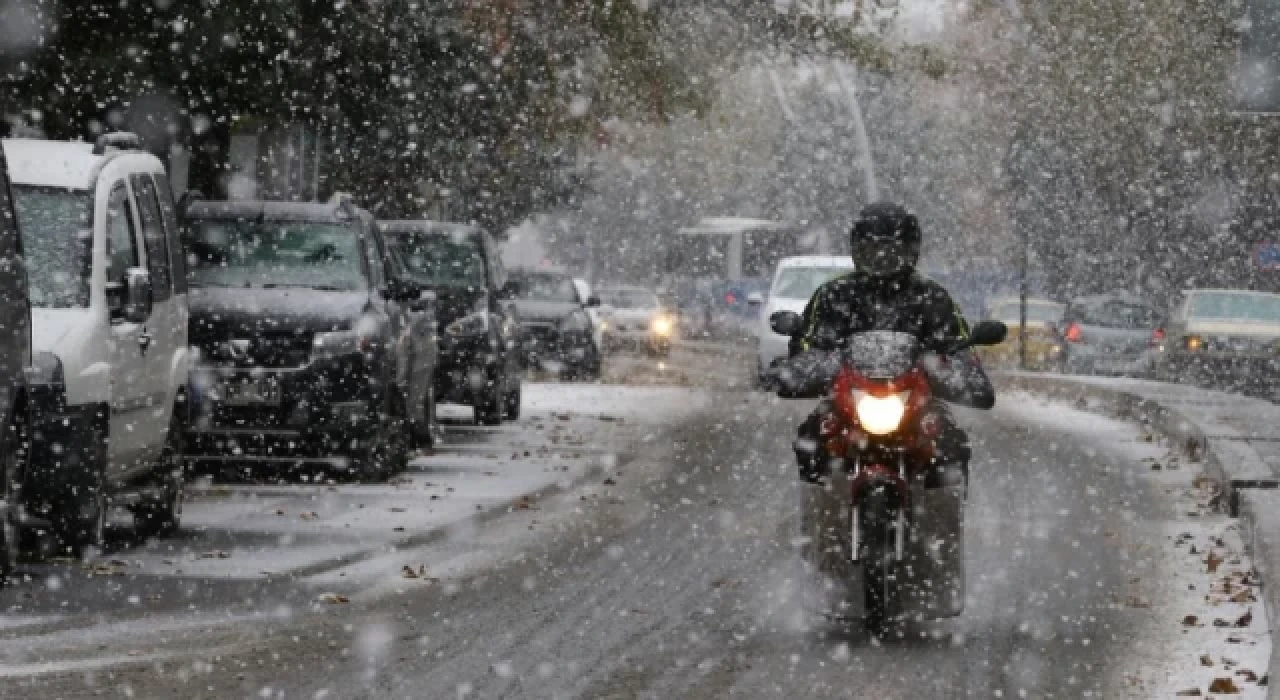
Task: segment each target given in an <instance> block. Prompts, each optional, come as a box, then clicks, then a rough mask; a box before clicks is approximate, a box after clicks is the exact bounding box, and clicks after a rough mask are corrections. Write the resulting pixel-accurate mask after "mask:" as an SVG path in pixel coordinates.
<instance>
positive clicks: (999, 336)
mask: <svg viewBox="0 0 1280 700" xmlns="http://www.w3.org/2000/svg"><path fill="white" fill-rule="evenodd" d="M1008 335H1009V327H1008V326H1006V325H1004V323H1002V322H1000V321H982V322H981V323H979V324H978V325H976V326H974V327H973V329H972V330H971V331H969V342H968V345H970V346H977V345H999V344H1000V343H1003V342H1004V339H1005V338H1006V337H1007V336H1008Z"/></svg>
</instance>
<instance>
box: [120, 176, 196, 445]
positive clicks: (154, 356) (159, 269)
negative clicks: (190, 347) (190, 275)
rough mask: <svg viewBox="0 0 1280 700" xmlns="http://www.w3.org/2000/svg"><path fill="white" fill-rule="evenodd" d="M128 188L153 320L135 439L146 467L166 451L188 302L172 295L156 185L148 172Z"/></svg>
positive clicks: (132, 180)
mask: <svg viewBox="0 0 1280 700" xmlns="http://www.w3.org/2000/svg"><path fill="white" fill-rule="evenodd" d="M129 186H130V189H131V190H132V192H133V199H134V202H135V203H136V204H137V214H138V223H139V233H140V234H141V240H142V248H143V251H142V252H143V253H144V254H145V258H146V268H147V271H148V272H150V273H151V300H152V305H151V317H150V318H149V319H148V320H147V322H146V329H147V332H148V333H149V334H150V336H151V342H150V346H149V347H147V348H146V349H145V352H144V353H143V358H142V359H143V363H144V368H145V373H146V374H145V377H146V378H145V381H146V383H147V401H148V405H149V406H150V407H151V410H150V420H149V421H147V424H146V425H145V426H143V427H141V430H142V433H143V434H142V435H141V436H140V437H139V439H140V440H141V441H142V453H141V454H140V455H139V459H140V460H141V461H143V462H144V463H145V464H150V463H153V462H155V461H157V460H158V459H159V458H160V455H161V453H162V452H163V450H164V442H165V438H166V435H167V430H166V428H167V427H168V425H169V418H170V415H171V412H172V410H173V401H174V397H175V396H176V392H177V387H176V386H174V379H175V373H174V363H175V362H177V361H178V359H179V356H180V353H182V352H183V351H184V350H185V347H186V329H187V308H186V300H185V299H183V298H182V297H180V296H178V295H177V294H175V290H174V284H175V280H174V270H173V264H172V261H173V257H172V251H171V250H170V236H169V232H168V230H167V228H166V226H165V222H164V215H163V212H162V209H161V206H160V195H159V190H158V189H157V188H156V184H155V181H154V180H152V178H151V175H150V173H136V174H134V175H131V176H130V177H129ZM138 429H139V428H136V427H135V430H138ZM145 464H144V465H145Z"/></svg>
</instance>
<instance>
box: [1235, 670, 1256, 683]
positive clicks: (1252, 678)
mask: <svg viewBox="0 0 1280 700" xmlns="http://www.w3.org/2000/svg"><path fill="white" fill-rule="evenodd" d="M1236 675H1237V676H1240V677H1241V678H1243V679H1245V680H1246V681H1248V682H1250V683H1257V682H1258V674H1256V673H1254V672H1253V671H1250V670H1249V669H1247V668H1242V669H1240V670H1239V671H1236Z"/></svg>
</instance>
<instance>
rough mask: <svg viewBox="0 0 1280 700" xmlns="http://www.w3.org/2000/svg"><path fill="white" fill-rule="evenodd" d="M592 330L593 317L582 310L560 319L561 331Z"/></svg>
mask: <svg viewBox="0 0 1280 700" xmlns="http://www.w3.org/2000/svg"><path fill="white" fill-rule="evenodd" d="M589 330H591V319H590V318H588V317H587V315H586V314H584V313H582V312H581V311H575V312H573V313H571V314H569V315H568V316H565V317H564V318H563V319H562V320H561V321H560V332H561V333H586V332H587V331H589Z"/></svg>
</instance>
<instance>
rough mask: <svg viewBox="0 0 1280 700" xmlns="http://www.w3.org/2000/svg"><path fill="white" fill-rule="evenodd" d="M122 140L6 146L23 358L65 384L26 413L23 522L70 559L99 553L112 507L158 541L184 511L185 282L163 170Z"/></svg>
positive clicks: (12, 143) (14, 142)
mask: <svg viewBox="0 0 1280 700" xmlns="http://www.w3.org/2000/svg"><path fill="white" fill-rule="evenodd" d="M130 136H131V135H124V134H112V135H108V136H106V137H103V138H102V139H100V140H99V142H98V143H97V144H96V145H95V144H88V143H74V142H59V141H39V140H18V139H12V140H5V141H3V147H4V152H5V156H6V157H7V159H8V162H9V175H10V180H11V183H12V190H13V200H14V209H15V211H16V212H17V218H18V223H19V230H20V232H21V237H22V243H23V248H24V252H25V256H26V262H27V267H28V270H29V275H30V300H31V313H32V346H33V347H32V350H33V352H34V353H35V354H41V353H51V354H52V355H53V356H56V358H57V363H56V364H57V366H56V367H55V369H54V373H55V374H56V375H57V376H59V377H60V378H61V380H62V381H61V386H62V390H61V391H60V392H58V391H55V392H49V393H51V394H53V395H51V396H46V397H44V398H43V399H42V400H40V401H36V402H34V403H36V404H38V405H35V406H33V412H34V414H35V415H34V416H33V446H32V459H31V466H30V469H29V473H28V474H27V475H26V476H25V478H24V483H23V489H22V500H23V503H22V508H23V511H22V513H23V517H22V519H21V520H22V522H23V523H24V524H26V525H28V526H33V525H35V526H46V527H51V528H52V529H53V531H54V533H55V534H57V535H58V536H59V537H60V539H61V540H62V541H63V542H64V543H65V544H66V545H68V546H69V547H70V548H71V549H72V550H73V551H79V550H81V549H83V548H84V547H87V546H89V547H96V546H98V545H100V543H101V541H102V537H103V530H104V528H105V524H106V518H107V510H108V507H109V506H110V505H112V504H114V505H123V506H128V507H131V508H132V509H133V511H134V514H135V518H136V520H137V524H138V526H139V529H140V530H142V531H144V532H150V533H157V534H158V533H162V532H165V531H168V530H171V529H173V528H175V527H176V526H177V524H178V518H179V515H180V513H181V507H182V505H181V504H182V469H181V455H182V454H183V451H184V450H183V445H182V439H183V435H184V433H185V419H186V412H185V410H176V409H175V406H185V396H186V394H185V390H184V387H185V385H186V381H187V354H188V353H187V285H186V274H185V271H184V270H185V267H184V265H183V257H182V247H181V245H180V244H179V238H178V218H177V212H176V209H175V207H174V203H173V195H172V192H171V190H170V185H169V180H168V177H167V176H166V174H165V169H164V165H163V164H162V163H161V162H160V160H159V159H158V158H156V157H155V156H153V155H151V154H149V153H146V152H143V151H141V150H139V149H138V148H137V143H136V137H133V138H129V137H130Z"/></svg>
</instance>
